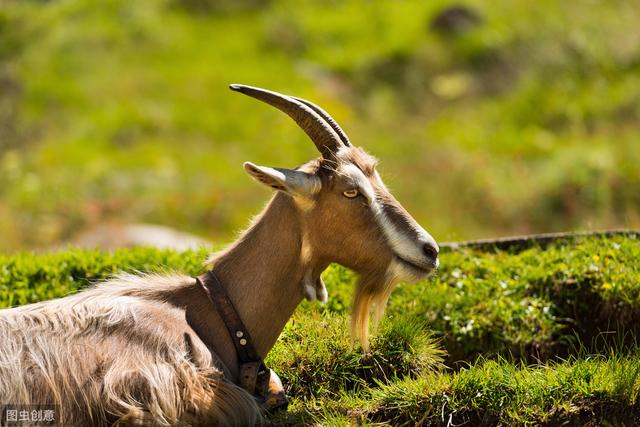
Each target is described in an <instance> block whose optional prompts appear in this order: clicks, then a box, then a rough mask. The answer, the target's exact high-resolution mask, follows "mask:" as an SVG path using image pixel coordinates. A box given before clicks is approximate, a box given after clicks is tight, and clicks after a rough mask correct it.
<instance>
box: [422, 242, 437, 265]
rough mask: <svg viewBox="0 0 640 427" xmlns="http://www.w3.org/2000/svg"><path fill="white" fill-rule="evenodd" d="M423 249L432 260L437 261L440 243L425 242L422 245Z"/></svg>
mask: <svg viewBox="0 0 640 427" xmlns="http://www.w3.org/2000/svg"><path fill="white" fill-rule="evenodd" d="M422 250H423V252H424V254H425V255H426V256H427V258H429V259H430V260H432V261H435V260H436V259H438V252H439V248H438V245H436V244H434V243H425V244H424V246H422Z"/></svg>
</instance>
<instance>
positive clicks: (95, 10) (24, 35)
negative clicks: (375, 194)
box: [0, 0, 640, 251]
mask: <svg viewBox="0 0 640 427" xmlns="http://www.w3.org/2000/svg"><path fill="white" fill-rule="evenodd" d="M450 4H451V3H450V2H448V1H442V0H438V1H434V2H411V1H403V2H398V1H380V2H362V1H359V0H351V1H344V2H329V3H322V2H321V3H318V2H298V1H292V0H245V1H240V2H230V1H223V2H220V1H213V0H142V1H135V2H132V1H127V0H109V1H107V2H102V3H100V4H95V3H94V2H86V1H82V0H67V1H51V2H45V3H41V2H33V1H21V2H2V4H1V5H0V229H2V230H3V239H1V240H0V250H2V251H11V250H16V249H24V248H32V247H42V246H47V245H50V244H52V243H56V242H59V241H61V240H65V239H68V238H70V237H71V236H73V235H74V234H76V233H77V232H78V231H79V230H80V229H82V228H84V227H88V226H91V225H93V224H96V223H100V222H103V221H108V220H112V221H124V222H126V221H145V222H156V223H162V224H167V225H170V226H173V227H177V228H180V229H185V230H189V231H193V232H197V233H200V234H202V235H205V236H209V237H212V238H215V239H216V240H220V239H229V238H230V237H231V236H232V235H233V233H234V232H235V230H237V229H238V228H240V227H242V226H244V224H245V223H246V219H247V218H248V217H249V215H250V214H251V213H254V212H255V211H256V210H257V209H258V207H259V206H260V205H261V204H262V203H264V200H265V198H266V197H267V193H266V192H265V191H264V190H263V189H261V188H260V187H259V186H257V185H255V184H254V183H252V181H251V180H250V179H249V178H248V177H246V176H245V174H244V172H243V170H242V167H241V164H242V162H243V161H245V160H252V161H255V162H257V163H262V164H267V165H274V166H281V167H292V166H295V165H297V164H300V163H302V162H304V161H306V160H308V159H310V158H312V157H313V156H316V155H317V153H316V152H315V150H314V149H313V146H312V144H311V143H309V142H308V141H307V140H306V138H305V136H304V134H303V133H302V132H301V131H300V130H299V129H297V128H296V126H295V125H294V124H293V123H292V122H291V121H290V120H289V119H288V118H286V117H284V115H282V114H280V113H278V112H276V111H271V110H270V109H269V108H268V107H266V106H264V105H259V104H258V103H257V102H255V101H251V100H249V99H248V98H244V97H242V96H240V95H238V94H233V93H231V92H230V91H229V90H228V89H227V85H228V84H229V83H232V82H241V83H247V84H254V85H259V86H264V87H268V88H272V89H275V90H280V91H284V92H287V93H295V94H296V95H299V96H302V97H306V98H309V99H312V100H313V101H315V102H318V103H319V104H321V105H322V106H324V107H325V108H326V109H327V110H328V111H330V112H331V113H332V114H333V115H334V116H335V117H336V119H337V120H338V121H339V122H340V123H341V124H343V125H344V127H345V129H346V130H347V131H348V132H349V134H350V136H351V138H352V140H353V141H354V142H355V143H356V144H358V145H362V146H364V147H365V148H366V149H368V150H370V151H371V152H372V153H373V154H375V155H377V156H379V157H380V158H381V159H382V164H381V168H380V169H381V172H382V175H383V177H384V178H385V180H386V181H387V183H388V184H390V187H391V188H392V189H395V192H396V194H397V196H398V199H399V200H400V201H401V202H403V204H404V205H405V206H406V207H407V208H408V210H409V211H410V212H411V213H412V214H413V215H414V216H415V217H416V218H417V219H418V220H419V222H421V223H422V224H423V225H424V226H425V228H427V229H428V230H429V231H430V232H432V234H433V235H434V236H436V237H437V238H438V240H460V239H464V238H473V237H481V236H495V235H498V234H506V233H514V232H530V231H541V232H544V231H553V230H566V229H578V228H604V227H613V226H617V227H620V226H626V227H637V226H640V216H639V215H638V212H639V208H640V195H639V194H640V193H639V192H638V191H637V188H638V187H640V169H638V167H637V165H638V164H639V163H640V154H639V153H640V151H639V150H637V146H636V145H637V144H636V142H637V140H638V138H639V136H640V133H639V130H638V126H636V123H637V122H638V120H640V107H639V106H640V72H639V71H640V43H638V39H639V38H640V29H639V28H640V27H639V26H638V25H637V22H638V20H639V19H640V8H638V7H637V4H636V3H635V2H625V1H610V2H589V3H584V2H580V1H579V2H557V1H551V0H544V1H540V2H537V3H536V7H535V8H532V7H531V5H530V3H529V2H526V1H511V0H499V1H480V0H470V1H463V2H462V4H464V5H466V6H467V7H469V8H471V9H472V10H474V11H475V13H476V14H478V15H479V16H480V17H481V23H480V24H479V25H477V26H475V27H472V28H470V29H469V30H468V31H467V32H464V33H461V34H459V35H457V36H444V35H440V34H438V33H436V32H435V31H433V30H431V29H430V27H429V23H430V22H431V20H432V19H433V18H434V16H436V15H437V14H438V13H439V12H440V11H441V10H442V9H443V8H444V7H446V6H448V5H450ZM187 207H188V208H187Z"/></svg>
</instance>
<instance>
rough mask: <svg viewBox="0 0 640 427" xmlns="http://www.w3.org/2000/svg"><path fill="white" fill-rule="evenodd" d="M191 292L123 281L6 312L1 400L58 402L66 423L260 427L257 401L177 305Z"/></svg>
mask: <svg viewBox="0 0 640 427" xmlns="http://www.w3.org/2000/svg"><path fill="white" fill-rule="evenodd" d="M190 287H193V279H191V278H189V277H184V276H165V277H162V276H121V277H119V278H118V279H115V280H112V281H109V282H107V283H103V284H100V285H99V286H96V287H93V288H91V289H88V290H85V291H83V292H80V293H78V294H76V295H73V296H69V297H66V298H62V299H58V300H53V301H48V302H43V303H38V304H32V305H28V306H24V307H19V308H14V309H9V310H2V311H0V402H4V403H11V404H20V405H26V404H37V405H46V404H52V405H53V404H55V405H57V406H56V407H57V409H59V411H60V413H59V414H58V416H59V417H62V419H59V421H60V422H61V423H62V424H64V425H69V424H72V425H102V424H107V423H112V422H118V421H120V422H124V423H127V424H145V425H148V424H153V425H176V424H193V423H198V424H200V423H204V424H212V423H213V424H227V423H229V424H249V425H250V424H252V423H253V422H254V421H255V419H256V416H257V407H256V404H255V403H254V400H253V398H252V397H251V396H250V395H249V394H248V393H246V392H245V391H244V390H242V389H240V388H238V387H237V386H235V385H233V384H232V383H231V382H229V381H227V380H226V379H225V378H224V375H223V370H224V367H223V366H222V365H221V364H220V362H219V361H218V360H217V359H216V358H215V356H212V353H211V352H210V350H209V349H208V348H207V346H206V345H205V344H204V343H203V342H202V341H201V340H200V339H199V337H198V335H197V334H196V333H194V331H193V330H192V329H191V327H190V326H189V324H188V323H187V321H186V316H185V308H183V307H180V306H179V305H176V304H173V303H172V302H171V301H175V300H176V295H178V294H180V293H181V292H185V291H186V290H188V289H189V288H190Z"/></svg>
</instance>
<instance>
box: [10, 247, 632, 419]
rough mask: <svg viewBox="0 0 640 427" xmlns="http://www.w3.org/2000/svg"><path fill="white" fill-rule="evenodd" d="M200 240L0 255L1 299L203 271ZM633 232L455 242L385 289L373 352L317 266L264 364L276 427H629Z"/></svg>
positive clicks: (341, 290)
mask: <svg viewBox="0 0 640 427" xmlns="http://www.w3.org/2000/svg"><path fill="white" fill-rule="evenodd" d="M205 256H206V251H205V250H204V249H203V250H200V251H189V252H184V253H176V252H172V251H161V250H156V249H136V250H130V251H127V250H121V251H117V252H114V253H104V252H99V251H79V250H68V251H64V252H58V253H50V254H33V253H27V252H25V253H20V254H16V255H13V256H1V257H0V306H2V307H7V306H10V305H16V304H25V303H30V302H35V301H39V300H44V299H49V298H53V297H59V296H63V295H66V294H68V293H70V292H73V291H75V290H77V289H81V288H82V287H84V286H86V285H87V284H88V283H89V282H90V281H93V280H101V279H104V278H107V277H109V276H110V275H112V274H114V273H115V272H117V271H120V270H126V271H172V270H177V271H183V272H185V273H187V274H192V275H195V274H199V273H200V272H202V271H203V267H202V260H203V259H204V258H205ZM638 259H640V242H639V241H638V240H637V239H636V238H634V237H614V238H600V237H582V238H577V239H571V240H568V241H566V242H559V243H556V244H551V245H549V246H548V247H545V248H544V249H542V248H537V247H533V248H530V249H526V250H521V251H500V250H486V251H483V250H479V249H475V250H473V249H457V250H449V251H446V252H444V253H443V254H442V256H441V261H442V266H441V268H440V269H439V272H438V274H437V275H436V276H434V277H432V278H430V279H429V280H426V281H423V282H420V283H417V284H413V285H409V284H401V285H400V286H399V287H398V289H397V290H396V291H395V292H394V293H393V294H392V297H391V299H390V301H389V306H388V309H387V315H386V316H385V320H384V321H383V322H382V324H381V325H379V326H378V327H377V328H376V331H375V334H374V337H373V338H372V343H371V351H370V352H368V353H363V352H362V350H361V349H360V347H359V346H357V345H356V346H352V345H351V340H350V337H349V336H348V332H347V331H348V329H349V328H348V311H349V309H350V305H351V296H352V286H353V283H354V276H353V274H352V273H350V272H349V271H348V270H346V269H344V268H342V267H340V266H335V265H334V266H331V267H330V268H329V269H328V270H327V271H326V272H325V274H324V280H325V282H326V284H327V287H328V289H329V296H330V298H329V302H328V303H327V304H326V305H325V306H320V305H317V304H312V303H308V302H304V303H303V304H301V306H300V307H299V308H298V310H297V311H296V313H295V314H294V316H293V318H292V319H291V321H290V322H289V323H288V324H287V325H286V327H285V329H284V331H283V332H282V335H281V337H280V339H279V340H278V342H277V344H276V346H275V347H274V349H273V350H272V351H271V353H270V354H269V356H268V358H267V359H268V360H267V362H268V364H269V366H270V367H272V368H273V369H275V370H276V371H277V372H278V373H279V374H280V377H281V378H282V380H283V383H284V385H285V388H286V389H287V392H288V394H289V396H290V397H291V405H290V409H289V411H288V412H286V413H282V414H276V415H274V416H273V417H272V418H271V421H272V422H273V423H275V424H279V423H284V424H300V423H303V424H314V423H315V424H322V425H353V424H354V423H362V424H365V425H377V424H385V423H386V424H390V425H403V424H406V425H415V424H416V423H418V424H420V423H422V424H425V425H441V424H445V425H446V424H447V422H449V420H451V422H452V423H454V424H459V423H462V422H467V423H471V424H473V425H496V424H502V425H538V424H540V423H547V424H551V425H556V424H560V423H563V422H568V423H569V424H570V425H582V424H584V423H586V422H592V421H593V420H596V421H597V422H598V423H599V424H606V422H609V423H612V424H614V425H623V424H624V425H633V424H634V423H637V420H638V419H640V406H639V405H638V393H639V391H640V377H639V375H640V353H638V346H637V342H636V338H635V337H636V336H637V334H638V326H637V325H638V324H639V323H638V319H639V316H640V295H639V292H640V291H639V289H640V267H639V266H638V261H637V260H638Z"/></svg>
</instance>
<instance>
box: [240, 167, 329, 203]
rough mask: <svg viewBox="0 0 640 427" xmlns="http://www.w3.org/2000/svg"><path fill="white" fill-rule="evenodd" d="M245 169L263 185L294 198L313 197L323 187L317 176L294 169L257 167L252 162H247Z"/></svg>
mask: <svg viewBox="0 0 640 427" xmlns="http://www.w3.org/2000/svg"><path fill="white" fill-rule="evenodd" d="M244 169H245V170H246V171H247V172H248V173H249V175H251V176H252V177H254V178H255V179H256V180H258V181H260V182H261V183H263V184H265V185H268V186H269V187H271V188H274V189H276V190H280V191H284V192H285V193H289V194H291V195H292V196H302V197H309V196H312V195H314V194H315V193H317V192H318V191H320V187H321V185H322V184H321V182H320V178H318V177H317V176H315V175H311V174H308V173H306V172H302V171H297V170H293V169H282V168H270V167H267V166H257V165H254V164H253V163H251V162H245V163H244Z"/></svg>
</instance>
